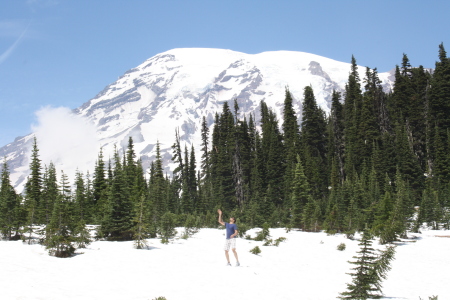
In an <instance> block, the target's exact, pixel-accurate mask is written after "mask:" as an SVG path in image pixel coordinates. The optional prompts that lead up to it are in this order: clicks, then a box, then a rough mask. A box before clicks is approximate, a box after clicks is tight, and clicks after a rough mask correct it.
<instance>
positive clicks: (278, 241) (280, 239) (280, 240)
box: [273, 237, 286, 247]
mask: <svg viewBox="0 0 450 300" xmlns="http://www.w3.org/2000/svg"><path fill="white" fill-rule="evenodd" d="M285 241H286V238H285V237H279V238H277V239H276V240H275V241H274V242H273V245H274V246H276V247H278V246H279V245H280V243H281V242H285Z"/></svg>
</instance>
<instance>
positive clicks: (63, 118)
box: [32, 107, 100, 178]
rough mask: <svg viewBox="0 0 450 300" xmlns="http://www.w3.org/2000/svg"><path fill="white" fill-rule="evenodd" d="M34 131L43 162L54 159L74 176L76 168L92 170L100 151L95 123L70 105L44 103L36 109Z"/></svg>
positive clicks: (67, 172)
mask: <svg viewBox="0 0 450 300" xmlns="http://www.w3.org/2000/svg"><path fill="white" fill-rule="evenodd" d="M36 117H37V124H36V125H33V126H32V131H33V133H34V135H35V137H36V139H37V142H38V148H39V154H40V158H41V160H42V162H43V163H44V164H46V165H48V164H49V163H50V162H53V163H54V164H55V166H56V168H57V170H59V171H61V170H64V172H65V173H66V174H68V175H69V177H71V178H73V176H74V175H75V171H76V169H79V170H80V171H83V172H85V171H87V170H91V169H93V167H94V164H95V160H96V159H97V154H98V151H99V149H100V148H99V141H98V138H97V131H96V127H95V125H94V124H93V123H91V122H90V121H89V120H88V119H86V118H85V117H83V116H80V115H77V114H74V113H73V112H72V111H71V110H70V109H69V108H67V107H57V108H55V107H44V108H42V109H40V110H39V111H37V112H36Z"/></svg>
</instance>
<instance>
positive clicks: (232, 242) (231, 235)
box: [217, 209, 240, 267]
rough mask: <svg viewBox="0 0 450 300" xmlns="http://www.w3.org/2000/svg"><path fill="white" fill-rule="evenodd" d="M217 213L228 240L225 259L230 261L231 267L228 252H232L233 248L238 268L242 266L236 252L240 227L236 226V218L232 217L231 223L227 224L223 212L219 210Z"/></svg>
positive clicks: (225, 247)
mask: <svg viewBox="0 0 450 300" xmlns="http://www.w3.org/2000/svg"><path fill="white" fill-rule="evenodd" d="M217 212H218V213H219V223H220V224H221V225H224V226H225V230H226V240H225V246H224V250H225V257H226V258H227V261H228V263H227V266H231V263H230V256H229V254H228V251H230V248H231V250H232V251H233V254H234V257H235V258H236V267H239V266H240V264H239V259H238V255H237V252H236V236H237V235H238V227H237V225H236V219H235V218H234V217H230V223H226V222H224V221H223V220H222V211H221V210H220V209H218V210H217Z"/></svg>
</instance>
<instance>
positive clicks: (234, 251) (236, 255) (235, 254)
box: [227, 248, 239, 262]
mask: <svg viewBox="0 0 450 300" xmlns="http://www.w3.org/2000/svg"><path fill="white" fill-rule="evenodd" d="M231 250H233V254H234V257H235V258H236V261H237V262H239V258H238V254H237V252H236V248H233V249H231ZM227 256H228V253H227ZM228 262H230V261H228Z"/></svg>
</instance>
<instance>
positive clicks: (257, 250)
mask: <svg viewBox="0 0 450 300" xmlns="http://www.w3.org/2000/svg"><path fill="white" fill-rule="evenodd" d="M250 253H251V254H255V255H259V254H260V253H261V249H259V247H258V246H256V247H255V248H253V249H251V250H250Z"/></svg>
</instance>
